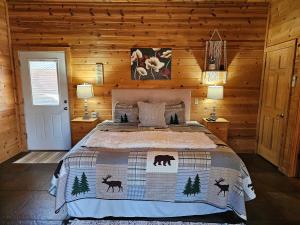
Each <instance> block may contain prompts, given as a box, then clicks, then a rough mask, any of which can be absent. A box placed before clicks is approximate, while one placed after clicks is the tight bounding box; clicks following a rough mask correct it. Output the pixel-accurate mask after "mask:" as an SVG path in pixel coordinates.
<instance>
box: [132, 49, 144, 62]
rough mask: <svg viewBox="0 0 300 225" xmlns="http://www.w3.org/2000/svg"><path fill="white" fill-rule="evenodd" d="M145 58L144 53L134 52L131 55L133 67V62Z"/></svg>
mask: <svg viewBox="0 0 300 225" xmlns="http://www.w3.org/2000/svg"><path fill="white" fill-rule="evenodd" d="M142 57H143V53H142V52H141V51H140V50H139V49H137V50H135V51H134V52H132V54H131V65H132V64H133V62H135V61H136V60H137V59H140V58H142Z"/></svg>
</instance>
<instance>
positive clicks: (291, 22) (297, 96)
mask: <svg viewBox="0 0 300 225" xmlns="http://www.w3.org/2000/svg"><path fill="white" fill-rule="evenodd" d="M270 3H271V4H270V13H269V23H268V30H267V40H266V44H267V47H268V46H272V45H276V44H279V43H282V42H286V41H290V40H295V39H296V40H297V48H296V54H295V64H294V74H295V75H296V76H297V77H298V79H297V82H296V85H295V87H293V88H292V90H291V98H290V105H289V119H288V124H287V126H288V127H287V136H286V141H285V145H284V149H283V151H282V154H281V156H280V165H279V167H280V170H281V171H282V172H284V173H285V174H287V175H289V176H294V175H295V173H296V166H295V165H296V163H297V162H296V161H297V158H298V156H297V154H298V152H299V147H300V140H299V135H300V1H298V0H271V1H270Z"/></svg>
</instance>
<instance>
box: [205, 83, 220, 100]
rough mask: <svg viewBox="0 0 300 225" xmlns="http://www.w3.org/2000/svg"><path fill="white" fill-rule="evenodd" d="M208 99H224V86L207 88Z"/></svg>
mask: <svg viewBox="0 0 300 225" xmlns="http://www.w3.org/2000/svg"><path fill="white" fill-rule="evenodd" d="M207 98H208V99H215V100H218V99H223V86H208V87H207Z"/></svg>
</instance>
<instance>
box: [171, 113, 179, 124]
mask: <svg viewBox="0 0 300 225" xmlns="http://www.w3.org/2000/svg"><path fill="white" fill-rule="evenodd" d="M170 124H179V120H178V116H177V113H175V115H174V118H173V116H171V118H170Z"/></svg>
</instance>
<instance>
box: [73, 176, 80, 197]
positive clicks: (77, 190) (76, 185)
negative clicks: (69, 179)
mask: <svg viewBox="0 0 300 225" xmlns="http://www.w3.org/2000/svg"><path fill="white" fill-rule="evenodd" d="M79 193H80V184H79V180H78V177H77V176H76V177H75V178H74V182H73V186H72V193H71V194H72V195H75V196H77V195H78V194H79Z"/></svg>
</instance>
